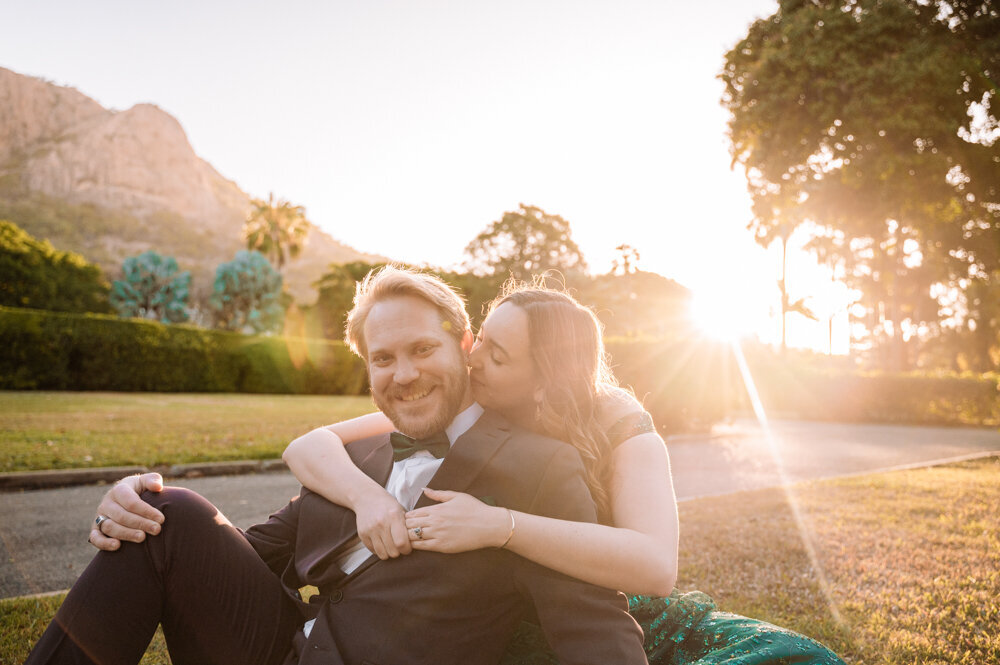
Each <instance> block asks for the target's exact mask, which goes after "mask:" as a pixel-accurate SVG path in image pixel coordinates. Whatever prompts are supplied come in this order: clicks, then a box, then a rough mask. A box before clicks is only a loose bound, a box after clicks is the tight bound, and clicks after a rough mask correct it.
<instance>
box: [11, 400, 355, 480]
mask: <svg viewBox="0 0 1000 665" xmlns="http://www.w3.org/2000/svg"><path fill="white" fill-rule="evenodd" d="M372 410H374V406H373V405H372V402H371V399H370V398H368V397H367V396H364V397H343V396H330V395H242V394H213V393H199V394H184V393H94V392H0V471H31V470H37V469H65V468H80V467H99V466H119V465H141V466H154V465H157V464H180V463H184V462H205V461H213V460H244V459H267V458H272V457H280V456H281V451H282V450H284V449H285V446H286V445H288V442H289V441H291V440H292V439H294V438H296V437H297V436H300V435H302V434H305V433H306V432H308V431H309V430H311V429H313V428H315V427H319V426H321V425H327V424H329V423H331V422H335V421H337V420H344V419H346V418H353V417H354V416H358V415H361V414H362V413H367V412H369V411H372Z"/></svg>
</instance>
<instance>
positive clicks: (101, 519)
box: [94, 515, 109, 533]
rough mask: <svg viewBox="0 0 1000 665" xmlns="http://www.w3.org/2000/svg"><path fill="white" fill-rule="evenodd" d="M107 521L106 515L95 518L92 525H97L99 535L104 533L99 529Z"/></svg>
mask: <svg viewBox="0 0 1000 665" xmlns="http://www.w3.org/2000/svg"><path fill="white" fill-rule="evenodd" d="M108 519H109V518H108V516H107V515H98V516H97V518H96V519H94V524H96V525H97V530H98V531H100V532H101V533H104V531H103V530H102V529H101V525H102V524H104V523H105V522H107V521H108Z"/></svg>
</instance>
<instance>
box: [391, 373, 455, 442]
mask: <svg viewBox="0 0 1000 665" xmlns="http://www.w3.org/2000/svg"><path fill="white" fill-rule="evenodd" d="M426 385H427V382H425V381H418V382H417V383H416V384H414V385H410V386H406V387H405V388H401V387H399V386H397V385H395V384H392V385H390V386H389V387H388V388H387V389H386V391H385V393H384V394H383V393H376V392H373V393H372V399H373V400H374V401H375V406H377V407H378V408H379V411H381V412H382V413H384V414H385V415H386V416H387V417H388V418H389V420H391V421H392V424H393V425H395V427H396V429H398V430H399V431H400V432H402V433H403V434H406V435H407V436H411V437H413V438H415V439H424V438H427V437H429V436H431V435H432V434H436V433H438V432H441V431H444V428H445V427H447V426H448V425H450V424H451V421H452V420H454V419H455V416H457V415H458V413H459V410H460V409H461V408H462V402H463V401H464V400H465V396H466V394H467V392H468V388H469V375H468V373H467V372H466V371H465V367H462V366H459V371H457V372H450V373H448V374H447V375H445V376H444V377H443V382H441V383H433V384H431V385H432V386H433V389H434V392H433V395H434V401H433V402H432V403H430V404H428V405H427V406H425V407H424V408H423V409H422V410H421V411H420V412H419V413H417V414H414V413H406V410H405V409H401V408H398V407H399V406H400V405H399V402H398V401H397V400H396V399H395V398H396V396H397V395H399V394H413V393H419V392H421V391H422V390H423V389H424V387H425V386H426ZM435 407H436V408H435ZM431 408H434V411H433V413H428V410H429V409H431Z"/></svg>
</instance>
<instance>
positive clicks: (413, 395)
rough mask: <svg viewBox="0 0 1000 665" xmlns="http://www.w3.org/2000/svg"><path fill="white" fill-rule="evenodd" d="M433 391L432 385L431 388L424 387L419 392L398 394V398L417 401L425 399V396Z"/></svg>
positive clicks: (405, 400)
mask: <svg viewBox="0 0 1000 665" xmlns="http://www.w3.org/2000/svg"><path fill="white" fill-rule="evenodd" d="M433 391H434V387H433V386H431V387H430V388H423V389H421V390H419V391H417V392H412V393H409V394H406V395H399V396H397V399H399V400H402V401H404V402H416V401H417V400H418V399H423V398H424V397H427V396H428V395H430V394H431V392H433Z"/></svg>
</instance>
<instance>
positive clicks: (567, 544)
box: [283, 285, 841, 663]
mask: <svg viewBox="0 0 1000 665" xmlns="http://www.w3.org/2000/svg"><path fill="white" fill-rule="evenodd" d="M470 379H471V385H472V390H473V394H474V396H475V398H476V400H477V401H478V402H479V403H480V404H482V405H483V406H484V407H487V408H490V409H493V410H496V411H499V412H500V413H501V414H503V415H504V416H506V417H507V419H508V420H510V421H512V422H513V423H515V424H517V425H520V426H523V427H526V428H528V429H532V430H535V431H539V432H541V433H544V434H546V435H548V436H551V437H554V438H557V439H560V440H563V441H567V442H569V443H571V444H572V445H574V446H575V447H576V448H577V450H578V451H579V452H580V455H581V457H582V459H583V461H584V465H585V468H586V472H587V476H588V483H589V485H590V488H591V493H592V494H593V496H594V500H595V502H596V504H597V506H598V512H599V514H600V515H601V521H602V522H603V524H580V523H575V522H566V521H562V520H555V519H551V518H545V517H539V516H535V515H530V514H524V513H518V512H515V513H514V522H515V524H516V528H515V529H514V530H513V532H511V522H510V516H509V512H508V511H507V510H506V509H505V508H502V507H492V506H488V505H486V504H485V503H483V502H482V501H479V500H478V499H475V498H473V497H471V496H469V495H466V494H461V493H456V492H446V491H436V490H425V491H426V493H427V494H428V496H429V497H430V498H431V499H434V500H436V501H440V503H439V504H437V505H433V506H429V507H424V508H419V509H416V510H413V511H410V512H409V513H404V511H403V509H402V507H401V506H400V505H399V503H398V502H396V500H395V499H393V498H392V497H391V496H389V495H388V494H387V493H386V491H385V490H384V489H383V488H382V487H381V486H379V485H378V484H377V483H375V482H374V481H372V480H371V479H369V478H368V476H366V475H365V474H363V473H361V472H360V471H359V470H358V469H357V468H356V467H354V465H353V464H352V463H351V462H350V459H349V458H348V456H347V453H346V451H345V450H344V445H345V444H346V445H350V443H351V442H352V441H356V440H358V439H360V438H364V437H367V436H373V435H375V434H379V433H383V432H386V431H391V430H392V425H391V423H389V421H388V419H387V418H385V416H383V415H381V414H371V415H368V416H362V417H361V418H356V419H354V420H351V421H347V422H344V423H338V424H335V425H331V426H330V427H326V428H320V429H317V430H314V431H313V432H310V433H309V434H307V435H305V436H303V437H300V438H299V439H296V440H295V441H293V442H292V443H291V444H290V445H289V446H288V448H287V449H286V451H285V453H284V455H283V457H284V459H285V461H286V462H287V464H288V465H289V467H290V468H291V469H292V471H293V472H294V473H295V475H296V477H297V478H298V479H299V480H300V481H301V482H302V484H303V485H305V486H306V487H308V488H310V489H312V490H313V491H315V492H317V493H320V494H322V495H323V496H325V497H326V498H327V499H329V500H330V501H333V502H334V503H338V504H341V505H345V506H347V507H350V508H352V509H353V510H355V512H356V513H357V521H358V533H359V535H360V536H361V539H362V541H363V542H364V543H365V545H366V546H368V548H369V549H370V550H372V551H373V552H375V553H376V554H377V555H378V556H379V557H381V558H383V559H384V558H389V557H396V556H400V555H406V554H408V553H409V552H410V551H412V549H422V550H432V551H438V552H459V551H466V550H471V549H479V548H483V547H500V546H503V547H506V548H507V549H510V550H512V551H514V552H516V553H518V554H520V555H521V556H524V557H526V558H528V559H531V560H533V561H535V562H537V563H540V564H542V565H545V566H547V567H550V568H553V569H555V570H558V571H560V572H562V573H565V574H567V575H570V576H573V577H576V578H579V579H582V580H585V581H587V582H591V583H593V584H597V585H601V586H606V587H611V588H618V589H623V590H626V591H627V592H629V593H632V594H646V595H648V596H666V597H659V598H655V597H654V598H650V597H646V596H643V595H632V596H631V597H630V599H629V603H630V611H631V612H632V614H633V616H635V617H636V619H637V620H638V621H639V622H640V624H641V625H642V627H643V629H644V632H645V633H646V649H647V655H648V656H649V659H650V662H653V663H667V662H670V663H678V662H693V661H695V660H699V659H702V660H700V661H699V662H703V663H711V662H721V661H723V660H725V659H728V658H732V657H733V656H734V655H736V654H747V653H750V652H752V653H753V656H752V658H751V659H750V660H745V661H741V662H755V663H757V662H759V663H764V662H771V661H777V660H778V659H781V658H785V659H788V658H790V657H791V658H794V660H783V661H782V662H814V663H827V662H829V663H838V662H841V661H840V660H839V659H838V658H837V657H836V656H835V655H833V654H832V653H831V652H829V651H828V650H826V649H825V648H824V647H822V646H821V645H819V644H817V643H815V642H813V641H812V640H809V639H808V638H805V637H802V636H800V635H796V634H794V633H791V632H789V631H784V630H783V629H780V628H777V627H775V626H771V625H769V624H764V623H761V622H756V621H752V620H749V619H744V618H743V617H737V616H735V615H727V614H724V613H720V612H714V611H713V610H714V605H713V604H712V602H711V600H710V599H709V598H708V597H707V596H705V595H704V594H700V593H698V592H694V593H691V594H684V595H681V594H678V593H673V595H668V594H671V593H672V591H673V584H674V581H675V579H676V575H677V535H678V525H677V509H676V501H675V498H674V491H673V485H672V482H671V479H670V469H669V463H668V460H667V454H666V450H665V447H664V445H663V441H662V440H661V439H660V438H659V436H657V434H656V433H655V430H654V429H653V427H652V421H651V419H650V418H649V416H648V414H646V413H645V412H644V411H643V409H642V407H641V405H639V403H638V402H637V401H636V400H635V399H634V398H633V397H632V396H631V395H629V394H628V393H626V392H625V391H623V390H621V389H618V388H615V387H614V385H613V377H612V375H611V373H610V371H609V370H608V367H607V364H606V361H605V354H604V350H603V343H602V340H601V329H600V324H599V323H598V321H597V319H596V317H595V316H594V315H593V313H592V312H591V311H590V310H589V309H587V308H585V307H583V306H582V305H580V304H579V303H577V302H576V301H575V300H574V299H573V298H571V297H570V296H569V295H567V294H565V293H562V292H559V291H553V290H548V289H544V288H538V287H525V286H517V285H508V287H506V288H505V291H504V293H503V294H502V295H501V296H500V297H499V298H498V299H497V300H495V301H494V303H493V304H492V305H491V307H490V312H489V315H488V316H487V319H486V321H485V322H484V323H483V326H482V328H481V330H480V335H479V338H478V340H477V342H476V345H475V347H474V349H473V352H472V354H471V357H470ZM762 635H763V636H765V638H766V639H761V636H762ZM543 649H544V639H543V638H541V636H540V634H537V633H532V632H530V631H528V632H524V631H522V633H521V635H519V639H518V640H516V641H515V644H514V645H512V652H511V653H509V654H508V656H509V660H511V661H512V662H513V661H516V662H523V661H524V659H526V658H528V659H542V660H543V661H544V660H545V659H546V658H547V655H546V654H545V653H544V651H543Z"/></svg>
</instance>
